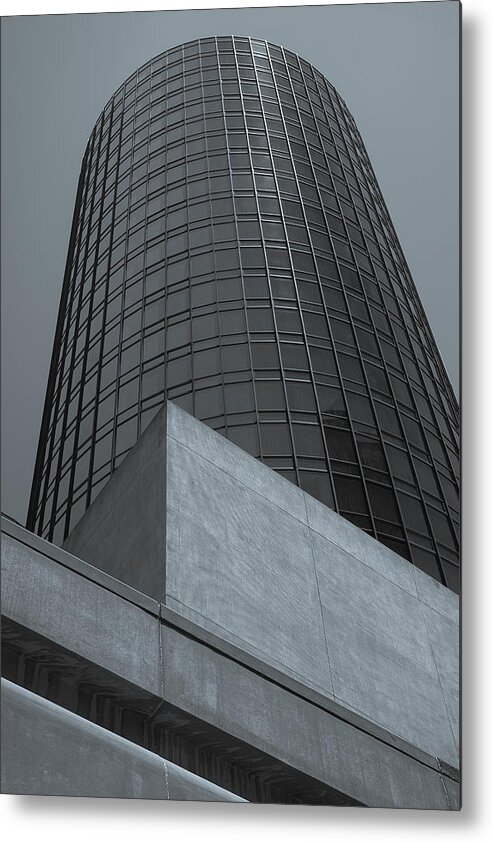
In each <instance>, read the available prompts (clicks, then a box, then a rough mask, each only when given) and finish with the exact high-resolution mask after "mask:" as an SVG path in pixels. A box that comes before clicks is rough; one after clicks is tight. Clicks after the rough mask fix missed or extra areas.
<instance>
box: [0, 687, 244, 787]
mask: <svg viewBox="0 0 493 842" xmlns="http://www.w3.org/2000/svg"><path fill="white" fill-rule="evenodd" d="M2 746H3V751H2V792H3V793H4V794H6V793H8V794H16V795H66V796H71V795H72V796H73V795H77V796H88V797H93V798H98V797H99V798H148V799H160V800H173V801H237V802H242V801H243V800H244V799H242V798H239V797H238V796H237V795H235V794H234V793H232V792H228V791H227V790H225V789H222V788H221V787H218V786H216V785H215V784H213V783H211V782H210V781H207V780H204V779H203V778H200V777H198V776H197V775H194V774H193V773H191V772H188V771H187V770H186V769H182V768H180V767H179V766H176V764H174V763H170V762H169V761H168V760H164V759H163V758H161V757H159V756H158V755H156V754H153V753H152V752H150V751H146V749H144V748H141V747H140V746H137V745H135V744H134V743H131V742H129V741H128V740H125V739H123V738H122V737H120V736H118V735H117V734H113V733H112V732H111V731H108V730H106V729H105V728H101V727H100V726H99V725H95V724H94V723H93V722H88V721H87V720H85V719H82V718H81V717H80V716H76V715H75V714H73V713H71V712H70V711H67V710H65V709H64V708H62V707H60V706H59V705H55V704H53V703H52V702H49V701H48V700H46V699H43V698H41V697H40V696H37V695H35V694H34V693H30V692H29V691H28V690H25V689H24V688H22V687H19V686H18V685H16V684H12V683H11V682H10V681H7V680H5V679H2Z"/></svg>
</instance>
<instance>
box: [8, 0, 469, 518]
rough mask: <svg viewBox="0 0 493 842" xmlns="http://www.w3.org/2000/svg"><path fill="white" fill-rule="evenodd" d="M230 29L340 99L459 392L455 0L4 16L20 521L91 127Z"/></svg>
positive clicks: (12, 402) (15, 493) (11, 413)
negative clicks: (320, 78)
mask: <svg viewBox="0 0 493 842" xmlns="http://www.w3.org/2000/svg"><path fill="white" fill-rule="evenodd" d="M230 34H235V35H249V36H251V37H258V38H265V39H267V40H270V41H273V42H274V43H277V44H281V45H283V46H285V47H287V48H289V49H291V50H294V51H295V52H296V53H298V54H299V55H301V56H302V57H303V58H305V59H307V61H309V62H311V63H312V64H314V65H315V66H316V67H317V68H318V69H319V70H320V71H321V72H322V73H323V74H324V75H325V76H326V77H327V78H328V79H329V80H330V81H331V82H332V84H334V85H335V87H336V88H337V89H338V91H339V93H340V94H341V96H342V97H343V98H344V99H345V101H346V103H347V105H348V107H349V109H350V111H351V112H352V114H353V116H354V118H355V120H356V123H357V125H358V128H359V130H360V132H361V134H362V136H363V140H364V142H365V145H366V147H367V150H368V154H369V156H370V160H371V162H372V164H373V167H374V170H375V173H376V176H377V179H378V181H379V184H380V187H381V189H382V192H383V195H384V198H385V200H386V203H387V207H388V209H389V211H390V215H391V217H392V220H393V222H394V225H395V228H396V230H397V234H398V236H399V239H400V242H401V245H402V248H403V250H404V254H405V255H406V258H407V260H408V263H409V266H410V269H411V272H412V274H413V277H414V281H415V283H416V285H417V287H418V290H419V293H420V295H421V300H422V302H423V305H424V307H425V310H426V312H427V315H428V318H429V321H430V324H431V328H432V330H433V333H434V336H435V339H436V341H437V344H438V347H439V349H440V352H441V354H442V358H443V360H444V363H445V366H446V368H447V371H448V373H449V376H450V379H451V381H452V385H453V386H454V388H455V389H456V391H457V390H458V377H459V375H458V368H459V365H458V358H459V281H458V276H459V179H458V161H459V149H458V142H459V130H458V126H459V122H458V120H459V101H458V74H459V50H458V38H459V4H458V2H455V0H443V1H441V2H431V3H430V2H422V3H420V2H417V3H384V4H374V5H373V4H370V5H357V4H356V5H348V6H312V7H307V6H304V7H291V8H289V7H285V8H264V9H259V8H251V9H235V10H229V9H218V10H214V9H213V10H207V11H197V10H195V11H180V12H172V11H167V12H147V13H146V12H141V13H133V12H127V13H113V14H87V15H57V16H32V17H13V18H4V19H3V21H2V61H1V70H2V264H1V267H2V510H3V511H4V512H6V513H7V514H9V515H11V516H12V517H15V518H16V519H18V520H20V521H21V522H24V521H25V518H26V514H27V504H28V498H29V492H30V485H31V480H32V472H33V468H34V460H35V455H36V447H37V441H38V435H39V428H40V423H41V413H42V408H43V401H44V394H45V389H46V382H47V377H48V368H49V363H50V355H51V349H52V342H53V336H54V331H55V323H56V316H57V311H58V302H59V298H60V292H61V285H62V279H63V270H64V264H65V257H66V250H67V246H68V237H69V230H70V224H71V220H72V212H73V205H74V199H75V190H76V184H77V178H78V174H79V169H80V163H81V159H82V155H83V152H84V148H85V144H86V142H87V139H88V136H89V134H90V132H91V130H92V127H93V125H94V123H95V121H96V119H97V117H98V114H99V113H100V111H101V110H102V108H103V106H104V104H105V103H106V101H107V100H108V99H109V98H110V96H111V95H112V93H113V92H114V91H115V90H116V88H117V87H118V86H119V85H120V83H121V82H122V81H123V80H124V79H125V78H126V77H127V76H129V75H130V74H131V73H132V72H133V71H134V70H135V69H136V68H137V67H139V65H141V64H143V63H144V62H145V61H147V60H148V59H149V58H151V57H152V56H153V55H157V54H158V53H160V52H162V51H163V50H166V49H168V48H169V47H172V46H174V45H176V44H180V43H182V42H183V41H187V40H191V39H192V38H198V37H205V36H207V35H230Z"/></svg>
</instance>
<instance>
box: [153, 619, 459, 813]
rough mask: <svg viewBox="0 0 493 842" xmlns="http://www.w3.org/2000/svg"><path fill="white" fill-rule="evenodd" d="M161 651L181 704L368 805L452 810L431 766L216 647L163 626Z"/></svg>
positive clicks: (171, 690) (174, 698) (170, 691)
mask: <svg viewBox="0 0 493 842" xmlns="http://www.w3.org/2000/svg"><path fill="white" fill-rule="evenodd" d="M163 656H164V663H165V685H166V696H167V699H168V700H169V701H170V702H171V703H172V704H174V705H177V706H178V707H179V708H180V709H182V710H186V711H189V712H191V713H193V715H194V716H197V717H199V718H200V719H201V720H203V721H205V722H209V723H210V724H211V725H213V726H216V727H218V728H221V729H222V730H224V731H226V732H227V733H229V734H232V735H234V736H235V737H237V738H238V739H240V740H242V741H244V742H245V743H247V744H249V745H253V746H256V747H257V748H258V749H259V750H261V751H263V752H266V753H267V754H269V755H271V756H273V757H275V758H278V759H280V760H281V761H282V762H283V763H286V764H288V765H289V766H292V767H294V768H296V769H300V770H301V771H302V772H304V773H305V774H306V775H309V776H312V777H314V778H315V779H317V780H320V781H323V782H325V783H326V784H328V785H329V786H331V787H333V788H334V789H336V790H338V791H341V792H344V793H346V794H347V795H349V796H350V797H352V798H354V799H356V800H357V801H360V802H362V803H364V804H367V805H368V806H375V807H377V806H378V807H406V808H420V809H441V810H446V809H450V800H449V798H448V797H447V795H446V791H445V788H444V786H443V783H442V777H443V776H441V775H440V774H439V773H438V772H437V771H435V770H434V769H432V768H431V767H430V766H427V765H425V764H423V763H420V762H419V761H417V760H415V759H413V758H411V757H409V756H408V755H406V754H403V753H402V752H400V751H398V750H396V749H394V748H392V747H391V746H389V745H386V744H385V743H383V742H382V741H381V740H379V739H376V738H375V737H372V736H371V735H369V734H366V733H365V732H364V731H361V730H359V729H357V728H354V727H352V726H351V725H350V724H348V723H347V722H344V721H343V720H341V719H339V718H338V717H335V716H332V715H331V714H330V713H328V712H327V711H325V710H322V709H321V708H320V707H317V706H316V705H312V704H310V703H309V702H308V701H306V700H305V699H302V698H300V697H299V696H296V695H295V694H293V693H289V692H288V691H286V690H285V689H283V688H282V687H279V686H278V685H276V684H274V683H272V682H269V681H267V680H265V679H263V678H262V677H261V676H259V675H258V674H256V673H253V672H250V671H248V670H245V669H244V668H243V667H241V666H240V665H239V664H237V663H235V662H234V661H232V660H229V659H227V658H224V657H223V656H222V655H220V654H219V653H217V652H215V651H213V650H211V649H209V648H207V647H204V646H202V645H200V644H197V643H196V642H194V641H193V640H191V639H190V638H188V637H184V636H183V635H180V634H178V633H177V632H175V631H173V630H171V629H168V628H163ZM451 787H452V789H453V790H454V789H455V790H457V785H456V784H455V787H454V782H451Z"/></svg>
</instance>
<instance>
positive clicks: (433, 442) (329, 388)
mask: <svg viewBox="0 0 493 842" xmlns="http://www.w3.org/2000/svg"><path fill="white" fill-rule="evenodd" d="M165 398H169V399H171V400H173V401H175V402H176V403H178V404H180V405H181V406H182V407H184V408H185V409H187V410H188V411H190V412H191V413H193V414H194V415H195V416H196V417H197V418H199V419H201V420H202V421H204V422H206V423H207V424H209V425H210V426H211V427H213V428H214V429H216V430H218V431H220V432H221V433H223V434H224V435H225V436H227V437H228V438H229V439H231V440H232V441H234V442H235V443H236V444H238V445H239V446H240V447H242V448H244V449H245V450H247V451H249V452H250V453H251V454H253V455H254V456H256V457H258V458H260V459H262V461H263V462H265V463H266V464H267V465H269V466H271V467H272V468H274V469H275V470H276V471H278V472H279V473H281V474H283V475H284V476H286V477H288V478H289V479H290V480H292V481H293V482H295V483H297V484H298V485H300V486H301V487H302V488H303V489H305V490H306V491H307V492H308V493H309V494H312V495H313V496H315V497H317V498H318V499H320V500H321V501H322V502H323V503H325V504H326V505H327V506H329V507H331V508H334V509H336V510H337V511H338V512H339V513H340V514H341V515H343V516H344V517H346V518H348V519H349V520H351V521H352V522H353V523H355V524H356V525H357V526H359V527H360V528H361V529H363V530H365V531H366V532H368V533H370V534H371V535H373V536H374V537H376V538H377V539H378V540H379V541H382V542H383V543H385V544H386V545H388V546H389V547H391V548H392V549H394V550H395V551H396V552H397V553H399V554H400V555H402V556H404V557H406V558H408V559H409V560H410V561H412V562H413V563H414V564H416V565H417V566H418V567H420V568H421V569H423V570H425V571H426V572H427V573H429V574H430V575H432V576H434V577H435V578H436V579H438V580H440V581H442V582H444V583H445V584H447V585H448V586H450V587H452V588H454V589H457V588H458V582H459V577H458V540H457V531H458V521H459V503H458V470H459V462H458V409H457V403H456V400H455V397H454V395H453V392H452V389H451V387H450V384H449V382H448V379H447V375H446V373H445V370H444V367H443V365H442V362H441V359H440V356H439V353H438V351H437V348H436V345H435V342H434V340H433V337H432V335H431V332H430V328H429V326H428V323H427V320H426V317H425V314H424V312H423V308H422V306H421V304H420V301H419V298H418V295H417V292H416V289H415V287H414V284H413V281H412V279H411V276H410V273H409V269H408V267H407V264H406V261H405V259H404V256H403V254H402V251H401V248H400V246H399V243H398V241H397V237H396V234H395V231H394V229H393V227H392V223H391V220H390V218H389V214H388V211H387V209H386V207H385V203H384V200H383V198H382V195H381V192H380V190H379V187H378V184H377V182H376V179H375V176H374V173H373V171H372V168H371V164H370V162H369V160H368V157H367V154H366V152H365V149H364V146H363V142H362V140H361V137H360V135H359V132H358V130H357V127H356V124H355V122H354V120H353V118H352V116H351V114H350V113H349V111H348V109H347V107H346V105H345V103H344V102H343V100H342V99H341V97H340V96H339V94H338V93H337V91H336V90H335V89H334V88H333V87H332V85H330V83H329V82H328V81H327V80H326V79H325V78H324V77H323V76H322V75H321V74H320V73H319V72H318V71H317V70H316V69H315V68H313V67H312V66H311V65H309V64H308V63H307V62H306V61H303V59H301V58H299V57H298V56H297V55H295V54H293V53H292V52H289V51H287V50H285V49H283V48H282V47H278V46H274V45H272V44H267V43H265V42H263V41H257V40H253V39H248V38H240V37H224V38H205V39H202V40H198V41H194V42H191V43H188V44H184V45H182V46H180V47H176V48H175V49H171V50H168V51H167V52H165V53H163V54H162V55H159V56H157V57H156V58H154V59H152V61H150V62H148V63H147V64H146V65H144V66H143V67H142V68H140V69H139V70H138V71H137V72H136V73H134V74H133V75H132V76H131V77H130V78H129V79H128V80H127V81H126V82H125V83H124V84H123V85H122V86H121V87H120V88H119V90H118V91H117V92H116V93H115V95H114V96H113V97H112V99H111V100H110V102H109V103H108V104H107V106H106V107H105V109H104V111H103V113H102V114H101V116H100V118H99V120H98V122H97V124H96V126H95V128H94V130H93V132H92V134H91V136H90V139H89V142H88V145H87V149H86V152H85V155H84V159H83V162H82V170H81V175H80V180H79V187H78V194H77V201H76V207H75V213H74V219H73V225H72V232H71V239H70V245H69V251H68V258H67V266H66V273H65V279H64V285H63V293H62V301H61V306H60V313H59V319H58V325H57V331H56V338H55V346H54V351H53V358H52V365H51V371H50V377H49V384H48V391H47V398H46V405H45V411H44V416H43V422H42V430H41V437H40V444H39V450H38V457H37V464H36V469H35V477H34V482H33V489H32V495H31V503H30V511H29V520H28V526H29V527H30V528H31V529H33V530H35V531H37V532H38V533H39V534H41V535H43V536H44V537H46V538H48V539H49V540H54V541H55V542H61V541H63V539H64V537H65V536H66V535H67V534H68V532H69V531H70V529H71V528H73V526H74V525H75V524H76V523H77V521H78V520H79V519H80V517H81V516H82V514H83V513H84V511H85V510H86V509H87V507H88V506H89V505H90V503H91V500H93V499H94V497H95V495H96V494H97V493H98V492H99V491H100V489H101V488H102V486H103V485H104V484H105V483H106V482H107V480H108V477H109V476H110V474H111V472H112V471H113V470H114V469H115V467H116V466H117V465H118V464H119V463H120V462H121V460H122V459H123V458H124V456H125V454H126V453H127V451H128V450H129V449H130V448H131V447H132V445H133V444H134V443H135V441H136V439H137V438H138V436H139V435H140V433H141V432H142V431H143V429H144V428H145V427H146V425H147V424H148V423H149V421H150V419H151V418H152V416H153V415H154V414H155V412H156V409H157V407H158V406H160V405H161V404H162V403H163V401H164V399H165Z"/></svg>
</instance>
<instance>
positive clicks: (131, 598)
mask: <svg viewBox="0 0 493 842" xmlns="http://www.w3.org/2000/svg"><path fill="white" fill-rule="evenodd" d="M1 523H2V532H4V533H5V534H6V535H9V536H10V537H12V538H14V539H15V540H16V541H19V542H20V543H23V544H25V545H26V546H28V547H31V548H33V549H36V551H37V552H39V553H41V554H42V555H45V556H46V557H47V558H50V559H51V560H53V561H55V562H56V563H58V564H61V565H62V566H63V567H66V568H67V569H69V570H72V571H73V572H75V573H77V574H79V575H81V576H83V577H84V578H87V579H88V580H89V581H92V582H94V583H95V584H97V585H99V586H101V587H102V588H105V589H106V590H108V591H110V592H111V593H113V594H115V595H116V596H119V597H121V598H122V599H125V600H126V601H128V602H130V603H131V604H132V605H135V606H136V607H139V608H142V609H143V610H144V611H146V612H147V613H149V614H151V615H152V616H154V617H156V618H159V619H160V620H161V622H162V623H164V624H165V625H167V626H169V627H170V628H173V629H175V630H177V631H182V632H184V633H186V634H187V635H188V636H189V637H192V638H193V639H195V640H196V641H197V642H200V643H203V644H204V645H206V646H208V647H209V648H211V649H213V650H215V651H216V652H218V653H220V654H222V655H225V656H226V657H228V658H230V659H232V660H234V661H235V662H236V663H238V664H240V665H242V666H244V667H246V668H247V669H249V670H252V671H254V672H256V673H258V675H259V676H261V677H263V678H266V679H268V680H269V681H272V682H274V683H276V684H278V685H279V686H280V687H283V688H284V689H286V690H288V691H290V692H292V693H294V694H296V695H297V696H299V697H300V698H301V699H305V700H306V701H309V702H310V703H312V704H314V705H316V706H317V707H320V708H321V709H322V710H324V711H326V712H328V713H330V714H332V715H333V716H335V717H337V718H338V719H341V720H343V721H345V722H347V723H348V724H350V725H352V726H354V727H355V728H357V729H359V730H361V731H363V732H364V733H366V734H369V735H371V736H373V737H375V738H376V739H378V740H380V741H381V742H383V743H385V744H387V745H389V746H392V747H393V748H396V749H397V750H398V751H401V752H402V753H403V754H406V755H408V756H409V757H412V758H414V759H415V760H418V761H419V762H420V763H423V764H424V765H426V766H429V767H430V768H431V769H435V770H436V771H439V772H441V773H442V774H445V775H447V776H448V777H450V778H451V779H452V780H455V781H457V780H459V772H458V770H457V769H456V768H454V767H453V766H451V765H450V764H449V763H446V762H445V761H444V760H441V759H440V758H437V757H435V756H434V755H431V754H428V753H427V752H425V751H422V750H421V749H420V748H418V747H417V746H413V745H412V744H411V743H409V742H407V741H406V740H403V739H402V738H400V737H398V736H396V735H395V734H391V733H390V732H388V731H386V730H385V729H384V728H380V727H379V726H378V725H376V724H375V723H373V722H370V721H369V720H367V719H364V717H362V716H359V715H358V714H357V713H355V712H354V711H351V710H349V709H348V708H344V707H343V706H342V705H340V704H338V703H337V702H335V701H333V700H332V699H330V698H328V697H327V696H324V695H323V694H322V693H319V692H317V691H316V690H314V689H313V688H311V687H309V686H307V685H305V684H303V683H302V682H300V681H297V680H296V679H294V678H293V677H292V676H290V675H286V674H285V673H283V672H282V671H281V670H279V669H276V668H275V667H273V666H272V665H271V664H269V663H266V662H265V661H262V660H261V659H260V658H257V657H255V655H253V654H252V653H250V652H247V651H246V650H244V649H242V648H241V647H239V646H237V645H235V644H233V643H231V642H229V641H227V640H224V639H223V638H221V637H219V636H218V635H217V634H214V633H213V632H210V631H208V630H206V629H204V628H203V627H202V626H199V625H198V624H197V623H195V622H193V621H192V620H190V619H188V618H187V617H184V616H182V615H181V614H179V613H178V612H177V611H174V610H173V609H171V608H169V607H167V606H166V605H164V604H163V603H160V602H158V601H157V600H154V599H152V598H151V597H149V596H147V595H146V594H142V593H140V592H139V591H137V590H136V589H135V588H132V587H130V586H129V585H126V584H125V583H124V582H120V581H119V580H118V579H115V578H114V577H112V576H109V575H108V574H107V573H105V572H103V571H102V570H100V569H99V568H96V567H93V566H92V565H91V564H88V563H87V562H85V561H82V560H81V559H78V558H77V557H76V556H73V555H71V554H70V553H67V552H65V551H64V550H61V549H60V548H58V547H56V546H55V545H54V544H50V543H48V542H47V541H44V540H43V539H42V538H40V537H39V536H37V535H35V534H34V533H31V532H28V531H27V530H25V529H23V528H22V527H20V526H19V525H18V524H15V523H14V522H13V521H10V520H9V519H8V518H5V517H2V519H1Z"/></svg>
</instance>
